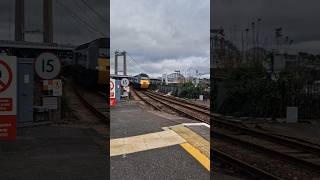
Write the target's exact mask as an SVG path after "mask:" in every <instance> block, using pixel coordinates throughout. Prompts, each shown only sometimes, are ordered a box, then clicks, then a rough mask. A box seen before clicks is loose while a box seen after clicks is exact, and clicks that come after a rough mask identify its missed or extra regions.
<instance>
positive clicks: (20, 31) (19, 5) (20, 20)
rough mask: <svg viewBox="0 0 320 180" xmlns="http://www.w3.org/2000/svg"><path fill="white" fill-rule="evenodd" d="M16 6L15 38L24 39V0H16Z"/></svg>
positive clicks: (17, 39)
mask: <svg viewBox="0 0 320 180" xmlns="http://www.w3.org/2000/svg"><path fill="white" fill-rule="evenodd" d="M15 6H16V7H15V40H16V41H24V0H16V4H15Z"/></svg>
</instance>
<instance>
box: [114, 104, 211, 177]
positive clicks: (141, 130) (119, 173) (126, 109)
mask: <svg viewBox="0 0 320 180" xmlns="http://www.w3.org/2000/svg"><path fill="white" fill-rule="evenodd" d="M110 119H111V122H110V124H111V134H110V136H111V139H119V138H120V139H124V138H126V137H132V136H133V137H136V138H135V139H134V141H131V144H132V143H133V142H135V143H136V144H138V145H139V146H140V145H141V146H142V145H143V143H142V142H144V141H142V140H141V139H139V138H137V136H138V137H142V136H144V134H148V135H153V136H154V137H152V138H153V139H152V138H150V139H152V140H151V141H150V142H148V145H147V146H146V147H148V146H149V147H153V148H155V147H158V148H156V149H149V150H148V149H146V150H143V151H140V150H139V149H131V150H135V151H136V152H134V153H130V154H127V153H124V151H122V153H123V154H122V155H118V156H112V157H111V162H110V165H111V179H139V180H144V179H152V180H157V179H161V180H163V179H175V180H176V179H194V180H198V179H200V180H201V179H204V180H207V179H210V172H209V171H208V169H206V167H205V166H203V165H202V164H201V163H200V162H199V160H197V159H196V158H195V157H194V156H193V155H192V154H195V153H193V152H197V153H198V155H197V156H199V157H200V156H202V157H204V158H205V159H207V158H206V157H205V156H204V155H202V154H201V153H200V151H198V150H196V149H194V148H191V147H190V145H189V144H188V143H183V142H185V140H184V141H183V142H182V141H181V142H177V141H176V138H174V137H176V135H175V136H172V135H170V133H164V134H162V137H156V136H157V135H158V134H157V132H173V131H172V130H169V129H168V128H167V129H166V130H165V131H163V128H164V127H170V126H174V125H178V124H182V123H196V122H197V121H194V120H190V119H187V118H183V117H177V116H173V115H170V114H166V113H163V112H158V111H150V110H149V109H148V110H145V109H144V108H141V107H140V105H139V103H137V102H130V103H125V102H122V103H121V104H120V105H119V107H116V108H114V109H111V118H110ZM178 136H179V137H180V138H182V137H181V136H180V135H178ZM163 140H165V141H163ZM111 141H112V140H111ZM127 142H128V141H127ZM124 143H125V141H123V140H122V141H121V140H118V142H116V141H115V145H116V144H117V145H119V144H122V145H123V144H124ZM172 143H174V144H176V143H177V144H178V145H173V144H172ZM133 144H134V143H133ZM168 144H169V145H170V146H168ZM165 145H166V146H165ZM184 146H185V147H186V149H185V147H184ZM188 150H191V151H192V152H191V151H190V152H189V151H188ZM138 151H140V152H138ZM199 154H201V155H199ZM209 166H210V163H209Z"/></svg>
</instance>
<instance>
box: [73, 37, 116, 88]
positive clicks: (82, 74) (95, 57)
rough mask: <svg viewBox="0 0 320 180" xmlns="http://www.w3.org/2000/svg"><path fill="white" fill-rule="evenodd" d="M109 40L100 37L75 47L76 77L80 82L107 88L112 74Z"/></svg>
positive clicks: (88, 85)
mask: <svg viewBox="0 0 320 180" xmlns="http://www.w3.org/2000/svg"><path fill="white" fill-rule="evenodd" d="M109 41H110V39H109V38H100V39H96V40H94V41H92V42H89V43H86V44H82V45H80V46H78V47H77V48H75V50H74V64H75V67H76V68H75V73H74V74H75V75H74V77H75V79H76V81H77V82H78V83H79V84H81V85H84V86H87V87H97V88H99V89H106V87H107V82H108V79H109V76H110V70H109V69H110V46H109Z"/></svg>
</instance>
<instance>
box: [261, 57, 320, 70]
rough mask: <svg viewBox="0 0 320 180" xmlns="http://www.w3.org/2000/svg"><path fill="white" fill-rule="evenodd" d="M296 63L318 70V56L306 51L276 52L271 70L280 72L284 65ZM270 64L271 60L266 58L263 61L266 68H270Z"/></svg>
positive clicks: (319, 66)
mask: <svg viewBox="0 0 320 180" xmlns="http://www.w3.org/2000/svg"><path fill="white" fill-rule="evenodd" d="M297 65H299V66H304V67H308V68H313V69H318V70H320V56H319V55H316V56H315V55H312V54H307V53H298V54H287V53H282V54H280V53H276V54H274V55H273V70H274V72H276V73H278V72H280V71H281V70H283V69H284V68H286V67H290V66H297ZM271 66H272V65H271V61H270V59H268V61H267V62H265V63H264V67H266V68H267V69H268V70H271V68H272V67H271Z"/></svg>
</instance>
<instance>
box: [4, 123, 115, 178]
mask: <svg viewBox="0 0 320 180" xmlns="http://www.w3.org/2000/svg"><path fill="white" fill-rule="evenodd" d="M97 138H98V139H99V138H101V137H100V136H99V135H98V134H97V133H96V132H95V131H93V130H90V129H77V128H61V127H53V126H48V127H47V126H39V127H33V128H22V129H18V135H17V140H16V141H15V142H1V143H0V154H1V155H0V162H1V163H0V170H1V178H0V179H12V180H15V179H17V180H20V179H25V180H28V179H32V180H37V179H49V180H50V179H52V180H53V179H101V180H105V179H107V177H109V174H107V173H108V172H107V171H106V167H107V166H108V165H107V162H108V161H107V160H108V156H107V153H106V152H105V149H104V147H101V146H99V145H98V144H97V143H95V141H96V139H97ZM103 139H104V140H105V138H103Z"/></svg>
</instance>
